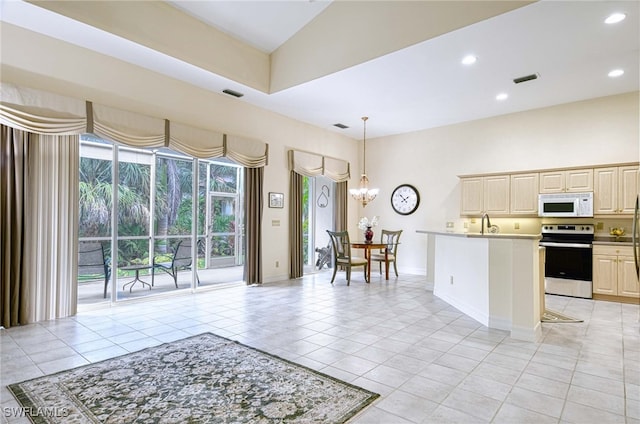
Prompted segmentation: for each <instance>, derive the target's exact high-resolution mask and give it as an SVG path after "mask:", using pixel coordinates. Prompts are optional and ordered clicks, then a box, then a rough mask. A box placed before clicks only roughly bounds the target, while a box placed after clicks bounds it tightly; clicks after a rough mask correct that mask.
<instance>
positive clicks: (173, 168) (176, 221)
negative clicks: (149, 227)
mask: <svg viewBox="0 0 640 424" xmlns="http://www.w3.org/2000/svg"><path fill="white" fill-rule="evenodd" d="M156 163H157V166H156V205H155V234H156V236H158V237H166V236H167V235H188V234H191V220H192V219H191V211H192V210H193V208H192V203H193V201H192V198H191V191H192V181H193V172H192V166H193V165H192V162H191V161H186V160H180V159H174V158H167V157H161V156H159V157H158V159H157V162H156Z"/></svg>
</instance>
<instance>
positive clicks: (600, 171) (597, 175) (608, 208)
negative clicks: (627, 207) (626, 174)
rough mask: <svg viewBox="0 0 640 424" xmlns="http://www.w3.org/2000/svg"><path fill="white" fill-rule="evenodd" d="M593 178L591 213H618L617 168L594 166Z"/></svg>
mask: <svg viewBox="0 0 640 424" xmlns="http://www.w3.org/2000/svg"><path fill="white" fill-rule="evenodd" d="M593 179H594V193H593V197H594V198H593V213H594V214H596V215H611V214H616V213H618V180H619V177H618V168H617V167H611V168H596V169H595V171H594V176H593ZM634 200H635V199H634Z"/></svg>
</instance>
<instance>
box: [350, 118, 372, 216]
mask: <svg viewBox="0 0 640 424" xmlns="http://www.w3.org/2000/svg"><path fill="white" fill-rule="evenodd" d="M367 119H369V118H368V117H366V116H363V117H362V121H363V122H364V136H363V138H362V150H363V153H362V176H361V177H360V188H352V189H350V190H349V193H351V196H352V197H353V198H354V199H356V200H357V201H358V202H360V203H362V207H365V206H367V203H369V202H370V201H372V200H373V199H375V198H376V196H377V195H378V191H379V190H378V189H377V188H369V178H367Z"/></svg>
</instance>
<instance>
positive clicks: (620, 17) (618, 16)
mask: <svg viewBox="0 0 640 424" xmlns="http://www.w3.org/2000/svg"><path fill="white" fill-rule="evenodd" d="M626 17H627V15H625V14H624V13H612V14H611V15H609V17H608V18H607V19H605V20H604V23H605V24H617V23H618V22H621V21H624V18H626Z"/></svg>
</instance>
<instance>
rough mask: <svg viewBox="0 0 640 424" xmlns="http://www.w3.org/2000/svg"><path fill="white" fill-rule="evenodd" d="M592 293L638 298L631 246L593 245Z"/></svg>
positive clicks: (639, 288)
mask: <svg viewBox="0 0 640 424" xmlns="http://www.w3.org/2000/svg"><path fill="white" fill-rule="evenodd" d="M593 293H594V294H605V295H611V296H625V297H636V298H640V283H638V278H637V276H636V266H635V261H634V259H633V248H632V247H629V246H610V245H594V246H593Z"/></svg>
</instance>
